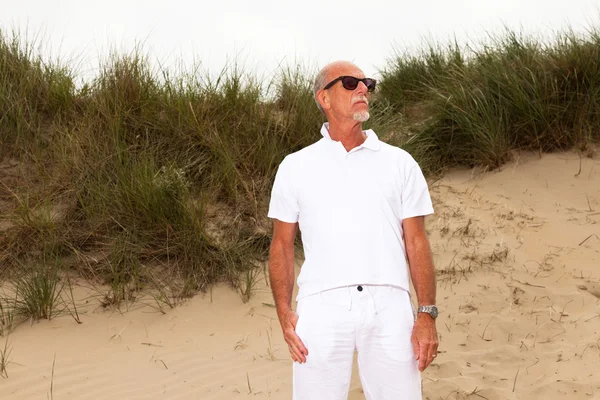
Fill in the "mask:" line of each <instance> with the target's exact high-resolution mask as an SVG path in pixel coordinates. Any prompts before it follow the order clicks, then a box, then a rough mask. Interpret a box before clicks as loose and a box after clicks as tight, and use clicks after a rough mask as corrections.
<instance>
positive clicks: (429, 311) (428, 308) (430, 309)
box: [417, 306, 438, 319]
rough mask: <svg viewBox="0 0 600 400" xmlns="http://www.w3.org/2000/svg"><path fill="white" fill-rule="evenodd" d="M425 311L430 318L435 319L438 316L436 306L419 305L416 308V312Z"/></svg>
mask: <svg viewBox="0 0 600 400" xmlns="http://www.w3.org/2000/svg"><path fill="white" fill-rule="evenodd" d="M420 312H423V313H427V314H429V315H431V318H433V319H436V318H437V316H438V309H437V307H436V306H420V307H419V308H417V313H420Z"/></svg>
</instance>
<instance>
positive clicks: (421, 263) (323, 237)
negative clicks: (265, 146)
mask: <svg viewBox="0 0 600 400" xmlns="http://www.w3.org/2000/svg"><path fill="white" fill-rule="evenodd" d="M375 84H376V82H375V80H373V79H370V78H365V75H364V73H363V72H362V71H361V70H360V69H359V68H358V67H357V66H355V65H354V64H352V63H349V62H344V61H338V62H335V63H332V64H330V65H328V66H326V67H325V68H323V70H321V71H320V72H319V74H318V75H317V78H316V80H315V86H314V92H315V99H316V101H317V105H318V107H319V108H320V109H321V110H322V111H323V113H324V114H325V116H326V118H327V121H328V122H327V123H325V124H324V125H323V127H322V128H321V134H322V135H323V138H322V139H321V140H319V141H318V142H316V143H314V144H312V145H310V146H308V147H306V148H304V149H302V150H300V151H298V152H296V153H294V154H290V155H288V156H287V157H286V158H285V159H284V160H283V162H282V163H281V165H280V166H279V169H278V171H277V176H276V178H275V183H274V186H273V191H272V196H271V203H270V207H269V217H270V218H273V219H274V221H273V241H272V244H271V251H270V260H269V272H270V279H271V287H272V290H273V295H274V298H275V304H276V306H277V315H278V317H279V321H280V323H281V327H282V329H283V334H284V337H285V340H286V342H287V344H288V346H289V351H290V354H291V356H292V359H293V360H294V364H293V392H294V399H295V400H322V399H335V400H338V399H346V398H347V396H348V389H349V385H350V376H351V372H352V360H353V355H354V352H355V351H356V352H357V353H358V368H359V372H360V379H361V382H362V387H363V390H364V392H365V396H366V398H367V399H369V400H392V399H394V400H395V399H410V400H412V399H420V398H421V379H420V371H423V370H424V369H425V368H426V367H427V366H428V365H429V364H430V363H431V362H432V360H433V359H434V358H435V357H436V355H437V346H438V341H437V333H436V328H435V317H436V316H437V308H436V307H435V274H434V268H433V262H432V257H431V251H430V248H429V241H428V239H427V235H426V233H425V226H424V216H425V215H428V214H431V213H433V208H432V205H431V199H430V196H429V191H428V188H427V183H426V181H425V179H424V177H423V174H422V172H421V169H420V168H419V166H418V165H417V163H416V162H415V161H414V159H413V158H412V157H411V156H410V155H409V154H408V153H406V152H405V151H403V150H401V149H399V148H397V147H393V146H390V145H388V144H386V143H383V142H381V141H379V139H378V138H377V135H376V134H375V133H374V132H373V131H372V130H367V131H363V129H362V123H363V122H364V121H366V120H367V119H368V118H369V100H370V93H371V92H372V91H373V90H374V89H375ZM298 227H299V228H300V230H301V232H302V242H303V245H304V254H305V261H304V264H303V266H302V270H301V272H300V275H299V277H298V286H299V291H298V296H297V298H296V299H297V302H298V303H297V308H296V311H294V310H293V309H292V291H293V288H294V238H295V236H296V231H297V229H298ZM407 258H408V265H407ZM409 275H410V278H412V282H413V285H414V288H415V292H416V295H417V301H418V304H419V308H418V310H417V311H418V312H417V314H416V320H415V314H414V312H413V308H412V304H411V301H410V282H409Z"/></svg>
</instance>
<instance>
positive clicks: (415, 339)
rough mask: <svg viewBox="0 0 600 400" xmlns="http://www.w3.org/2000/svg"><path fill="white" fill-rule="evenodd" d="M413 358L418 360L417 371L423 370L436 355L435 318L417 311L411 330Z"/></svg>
mask: <svg viewBox="0 0 600 400" xmlns="http://www.w3.org/2000/svg"><path fill="white" fill-rule="evenodd" d="M411 340H412V344H413V350H414V352H415V358H416V359H417V360H419V371H421V372H423V371H424V370H425V368H427V367H428V366H429V364H431V362H432V361H433V359H434V358H435V357H437V348H438V337H437V330H436V329H435V320H434V319H433V318H431V316H430V315H429V314H424V313H419V314H418V316H417V321H416V322H415V325H414V327H413V331H412V337H411Z"/></svg>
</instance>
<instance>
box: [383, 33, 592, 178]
mask: <svg viewBox="0 0 600 400" xmlns="http://www.w3.org/2000/svg"><path fill="white" fill-rule="evenodd" d="M599 61H600V32H599V31H598V30H596V29H593V30H590V31H589V32H588V34H586V35H578V34H575V33H574V32H564V33H560V34H558V35H557V36H556V37H555V38H554V39H553V41H551V42H549V43H542V42H540V41H539V40H537V39H533V38H531V37H527V36H524V35H520V34H518V33H516V32H513V31H506V32H505V33H504V35H502V36H496V37H492V38H491V39H490V40H489V41H488V42H485V43H481V44H479V45H477V46H472V47H471V48H460V47H459V46H457V45H453V46H451V47H449V48H448V49H446V50H444V49H440V48H439V47H434V46H432V47H430V48H429V50H426V51H424V52H423V54H420V55H417V56H409V57H398V58H397V59H395V60H392V61H391V62H390V64H389V65H388V67H387V68H386V69H385V70H384V71H383V76H384V79H383V82H382V90H381V94H382V96H384V97H385V98H386V99H387V100H388V101H389V102H390V103H391V104H393V105H394V107H395V108H396V109H398V110H402V111H404V112H406V113H407V114H408V115H413V116H415V119H414V121H413V122H415V123H416V122H420V125H419V126H418V127H417V128H416V129H415V131H414V133H415V134H414V135H413V136H412V137H411V138H410V140H409V141H408V143H406V144H405V146H406V147H407V148H408V149H410V150H411V151H412V152H413V153H415V155H416V156H417V158H419V159H421V160H423V163H424V164H425V165H426V166H427V167H428V168H429V169H433V170H436V169H438V170H439V169H441V168H444V167H448V166H451V165H457V164H458V165H468V166H473V165H483V166H486V167H490V168H495V167H498V166H499V165H501V164H502V163H504V162H506V161H507V160H508V159H510V157H511V154H512V152H513V151H515V150H534V151H539V152H544V151H554V150H565V149H571V148H573V147H576V148H579V149H581V150H583V151H587V152H589V151H591V150H593V143H594V142H596V143H597V141H598V139H599V138H600V128H598V127H599V126H600V63H599Z"/></svg>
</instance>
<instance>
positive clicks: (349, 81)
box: [342, 76, 358, 90]
mask: <svg viewBox="0 0 600 400" xmlns="http://www.w3.org/2000/svg"><path fill="white" fill-rule="evenodd" d="M342 85H343V86H344V89H346V90H354V89H356V87H357V86H358V79H356V78H355V77H353V76H345V77H343V78H342Z"/></svg>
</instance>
